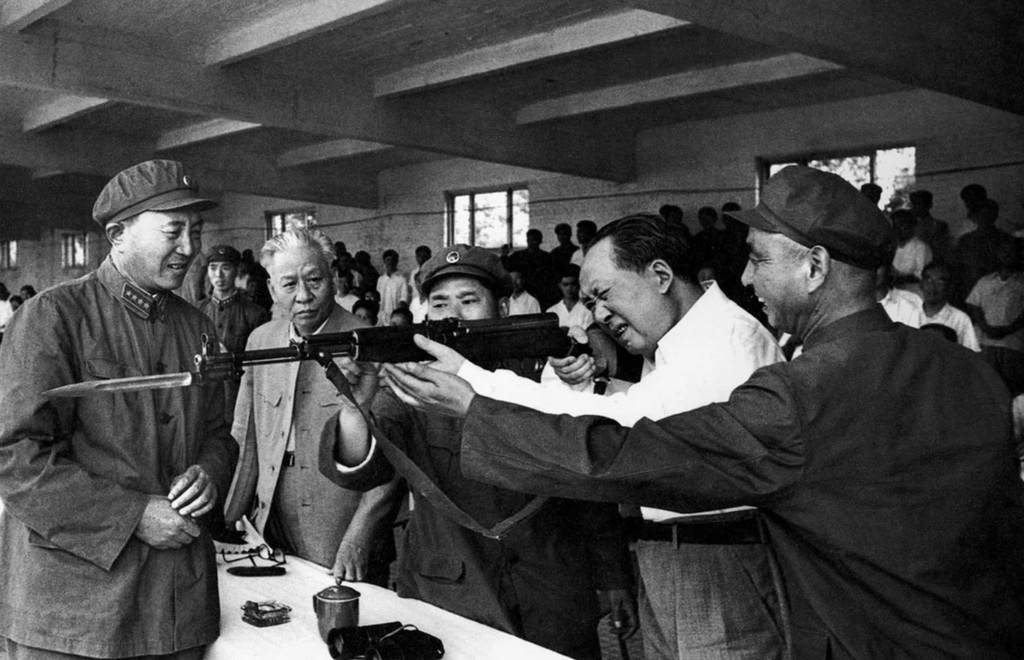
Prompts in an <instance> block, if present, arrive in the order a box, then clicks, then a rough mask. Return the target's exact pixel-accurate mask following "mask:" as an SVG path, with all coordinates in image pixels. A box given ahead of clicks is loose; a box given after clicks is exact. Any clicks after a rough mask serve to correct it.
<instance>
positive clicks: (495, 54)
mask: <svg viewBox="0 0 1024 660" xmlns="http://www.w3.org/2000/svg"><path fill="white" fill-rule="evenodd" d="M684 25H687V22H686V21H680V20H677V19H674V18H670V17H667V16H663V15H660V14H654V13H651V12H648V11H641V10H635V9H630V10H626V11H621V12H616V13H614V14H608V15H606V16H601V17H599V18H594V19H591V20H587V21H583V22H581V23H576V24H574V25H567V26H563V27H559V28H555V29H554V30H550V31H548V32H540V33H537V34H531V35H529V36H526V37H522V38H520V39H513V40H512V41H507V42H505V43H501V44H496V45H494V46H488V47H486V48H480V49H477V50H471V51H467V52H465V53H459V54H458V55H453V56H452V57H445V58H442V59H439V60H434V61H432V62H426V63H424V64H420V65H417V66H413V67H409V68H406V69H402V70H400V71H395V72H394V73H390V74H386V75H382V76H378V77H377V79H376V80H374V83H373V91H374V95H376V96H377V97H385V96H395V95H398V94H405V93H409V92H418V91H423V90H426V89H431V88H434V87H438V86H441V85H449V84H453V83H458V82H465V81H467V80H472V79H474V78H479V77H481V76H485V75H489V74H493V73H497V72H499V71H508V70H511V69H515V68H519V67H523V66H526V65H530V64H536V63H538V62H541V61H544V60H549V59H552V58H555V57H560V56H564V55H571V54H573V53H578V52H581V51H585V50H589V49H592V48H599V47H603V46H611V45H614V44H618V43H622V42H625V41H631V40H633V39H639V38H641V37H645V36H649V35H653V34H657V33H659V32H664V31H666V30H671V29H674V28H678V27H682V26H684Z"/></svg>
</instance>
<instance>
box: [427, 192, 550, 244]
mask: <svg viewBox="0 0 1024 660" xmlns="http://www.w3.org/2000/svg"><path fill="white" fill-rule="evenodd" d="M445 201H446V205H445V206H446V212H445V242H446V243H447V244H448V245H452V244H454V243H466V244H468V245H476V246H478V247H482V248H500V247H501V246H502V245H505V244H508V245H511V246H512V247H523V246H525V245H526V230H528V229H529V228H530V191H529V190H527V189H526V188H506V189H504V190H490V191H483V192H472V193H451V192H450V193H446V194H445Z"/></svg>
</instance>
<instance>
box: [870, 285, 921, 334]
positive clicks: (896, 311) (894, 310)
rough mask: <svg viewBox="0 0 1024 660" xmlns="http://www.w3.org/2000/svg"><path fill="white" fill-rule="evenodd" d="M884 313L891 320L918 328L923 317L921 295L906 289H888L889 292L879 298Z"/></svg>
mask: <svg viewBox="0 0 1024 660" xmlns="http://www.w3.org/2000/svg"><path fill="white" fill-rule="evenodd" d="M878 302H880V303H882V307H884V308H885V311H886V313H887V314H888V315H889V318H891V319H892V320H893V321H896V322H897V323H902V324H903V325H908V326H910V327H911V328H920V327H921V325H922V319H923V318H924V308H923V306H922V305H923V304H924V303H923V302H922V301H921V296H919V295H917V294H916V293H914V292H913V291H907V290H906V289H889V293H887V294H885V297H884V298H882V299H881V300H879V301H878Z"/></svg>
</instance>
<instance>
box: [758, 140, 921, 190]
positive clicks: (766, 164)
mask: <svg viewBox="0 0 1024 660" xmlns="http://www.w3.org/2000/svg"><path fill="white" fill-rule="evenodd" d="M910 148H913V149H915V156H914V165H915V167H914V169H915V176H916V169H917V155H916V149H917V144H916V143H913V142H903V143H892V144H888V143H887V144H881V145H877V144H876V145H867V146H865V147H862V148H853V149H836V150H822V151H800V152H796V153H791V154H787V155H783V156H758V157H756V158H755V169H756V172H755V180H756V186H757V189H756V190H757V199H756V200H755V203H756V202H760V201H761V190H762V189H763V188H764V184H765V183H767V181H768V178H769V176H770V172H771V167H772V165H778V164H783V163H786V164H794V163H795V164H798V165H804V166H806V165H807V163H808V162H810V161H812V160H828V159H838V158H857V157H863V156H867V157H868V158H869V168H870V174H869V176H870V179H869V181H868V182H869V183H877V181H878V177H877V174H878V173H877V165H878V152H880V151H894V150H896V149H910Z"/></svg>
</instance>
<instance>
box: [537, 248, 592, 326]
mask: <svg viewBox="0 0 1024 660" xmlns="http://www.w3.org/2000/svg"><path fill="white" fill-rule="evenodd" d="M558 288H559V289H561V290H562V299H561V300H560V301H558V302H557V303H556V304H554V305H552V306H551V307H548V312H549V313H552V314H557V315H558V325H560V326H563V327H566V328H572V327H577V328H581V329H583V330H586V329H587V328H589V327H590V325H591V324H592V323H593V322H594V315H593V314H591V313H590V310H589V309H587V307H586V305H584V304H583V303H581V302H580V267H579V266H577V265H576V264H569V265H567V266H565V267H564V269H563V271H562V278H561V279H560V280H559V281H558Z"/></svg>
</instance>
